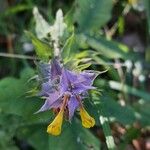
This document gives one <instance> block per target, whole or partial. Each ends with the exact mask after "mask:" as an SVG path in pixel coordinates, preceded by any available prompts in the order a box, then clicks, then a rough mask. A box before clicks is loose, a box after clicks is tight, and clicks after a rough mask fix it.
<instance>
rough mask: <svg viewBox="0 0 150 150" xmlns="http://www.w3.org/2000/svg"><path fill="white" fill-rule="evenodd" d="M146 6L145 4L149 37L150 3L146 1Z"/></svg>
mask: <svg viewBox="0 0 150 150" xmlns="http://www.w3.org/2000/svg"><path fill="white" fill-rule="evenodd" d="M144 4H145V9H146V14H147V21H148V32H149V36H150V1H149V0H144Z"/></svg>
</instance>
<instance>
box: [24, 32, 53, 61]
mask: <svg viewBox="0 0 150 150" xmlns="http://www.w3.org/2000/svg"><path fill="white" fill-rule="evenodd" d="M25 33H26V35H27V36H28V37H29V38H30V39H31V40H32V44H33V45H34V46H35V51H36V54H37V56H38V57H39V58H40V59H42V60H44V61H48V60H49V58H50V57H51V56H52V53H53V52H52V48H51V47H50V45H48V44H47V43H46V42H43V41H41V40H39V39H38V38H36V37H35V36H34V35H33V34H32V33H31V32H29V31H25Z"/></svg>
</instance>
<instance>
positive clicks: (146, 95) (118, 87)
mask: <svg viewBox="0 0 150 150" xmlns="http://www.w3.org/2000/svg"><path fill="white" fill-rule="evenodd" d="M109 86H110V88H112V89H114V90H118V91H122V92H125V93H128V94H132V95H134V96H138V97H141V98H143V99H144V100H145V101H149V100H150V94H149V93H148V92H145V91H143V90H140V89H136V88H134V87H130V86H128V85H126V84H121V83H119V82H116V81H109Z"/></svg>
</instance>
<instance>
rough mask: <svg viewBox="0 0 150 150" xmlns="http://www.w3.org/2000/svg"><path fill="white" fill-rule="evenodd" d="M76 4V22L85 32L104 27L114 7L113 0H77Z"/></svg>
mask: <svg viewBox="0 0 150 150" xmlns="http://www.w3.org/2000/svg"><path fill="white" fill-rule="evenodd" d="M76 5H77V6H76V11H75V22H77V23H78V25H79V28H80V30H81V31H85V32H86V31H92V30H96V29H98V28H100V27H102V26H103V25H104V24H105V23H106V22H107V21H108V20H109V19H110V14H111V9H112V7H113V3H112V1H111V0H77V1H76ZM106 8H107V9H106Z"/></svg>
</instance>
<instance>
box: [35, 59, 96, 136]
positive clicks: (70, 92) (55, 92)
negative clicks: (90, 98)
mask: <svg viewBox="0 0 150 150" xmlns="http://www.w3.org/2000/svg"><path fill="white" fill-rule="evenodd" d="M42 70H43V75H44V78H45V79H46V81H45V82H44V83H43V84H42V88H41V92H40V95H41V96H43V97H45V99H46V100H45V103H44V105H43V106H42V107H41V108H40V110H39V111H38V112H42V111H46V110H49V109H53V110H55V112H57V115H56V117H55V119H54V120H53V122H52V123H50V125H49V126H48V128H47V132H48V133H49V134H52V135H59V134H60V133H61V126H62V122H63V116H64V115H66V116H67V117H68V119H69V121H71V119H72V117H73V115H74V113H75V110H76V109H79V112H80V116H81V121H82V125H83V126H84V127H85V128H90V127H93V126H94V124H95V120H94V118H92V117H91V116H90V115H89V114H88V113H87V111H86V110H85V108H84V107H83V104H82V99H83V98H84V97H85V96H86V95H87V91H88V90H90V89H95V87H93V86H92V84H93V81H94V79H95V78H96V76H97V75H98V73H96V72H94V71H87V70H86V71H82V72H74V71H70V70H67V69H65V68H64V67H63V66H61V65H60V63H59V62H58V61H57V60H56V59H53V60H52V61H51V64H50V65H48V66H44V67H42Z"/></svg>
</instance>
